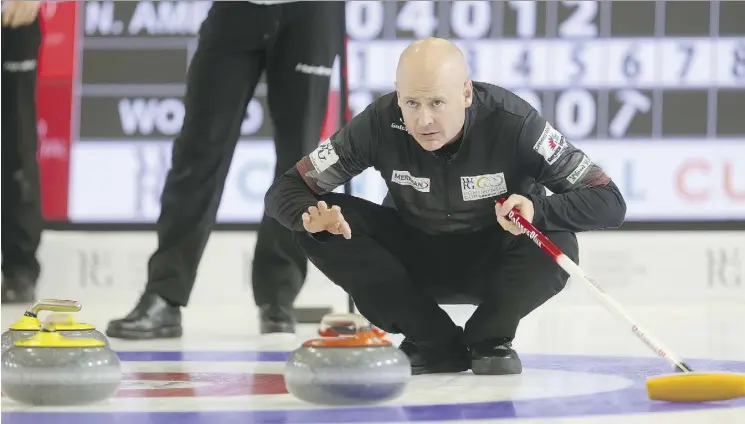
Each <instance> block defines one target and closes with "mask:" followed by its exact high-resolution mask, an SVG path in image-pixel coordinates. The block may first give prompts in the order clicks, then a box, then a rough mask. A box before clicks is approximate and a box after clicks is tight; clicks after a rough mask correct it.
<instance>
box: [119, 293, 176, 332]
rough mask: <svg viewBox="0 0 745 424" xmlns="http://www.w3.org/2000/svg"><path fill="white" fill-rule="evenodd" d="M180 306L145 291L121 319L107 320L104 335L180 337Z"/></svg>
mask: <svg viewBox="0 0 745 424" xmlns="http://www.w3.org/2000/svg"><path fill="white" fill-rule="evenodd" d="M182 333H183V330H182V328H181V308H180V307H178V306H172V305H171V304H169V303H168V302H167V301H166V300H165V299H163V298H162V297H160V296H159V295H157V294H155V293H148V292H145V293H144V294H143V295H142V297H140V301H139V302H138V303H137V306H135V308H134V309H133V310H132V312H130V313H129V315H127V316H126V317H124V318H122V319H115V320H113V321H111V322H109V328H107V329H106V335H107V336H109V337H114V338H118V339H128V340H144V339H170V338H177V337H181V334H182Z"/></svg>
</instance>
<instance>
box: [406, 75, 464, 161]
mask: <svg viewBox="0 0 745 424" xmlns="http://www.w3.org/2000/svg"><path fill="white" fill-rule="evenodd" d="M396 91H397V93H398V105H399V107H400V108H401V112H402V114H403V118H404V124H405V125H406V129H408V130H409V132H410V133H411V135H412V136H413V137H414V139H415V140H416V141H417V142H418V143H419V145H420V146H422V148H423V149H424V150H427V151H430V152H431V151H434V150H437V149H439V148H441V147H442V146H444V145H446V144H448V143H449V142H451V141H453V140H454V139H455V138H456V137H458V136H459V135H460V132H461V130H462V129H463V123H464V122H465V119H466V108H467V107H468V106H470V105H471V96H472V94H471V93H472V88H471V82H470V81H467V82H466V83H465V84H464V83H453V82H448V81H447V80H446V79H445V78H442V77H440V78H438V77H436V76H435V78H431V77H427V76H422V78H419V79H416V78H406V79H404V80H402V81H398V82H397V84H396Z"/></svg>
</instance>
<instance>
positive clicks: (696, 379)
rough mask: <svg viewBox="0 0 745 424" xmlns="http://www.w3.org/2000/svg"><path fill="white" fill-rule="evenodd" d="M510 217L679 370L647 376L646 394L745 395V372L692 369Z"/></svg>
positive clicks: (681, 397) (676, 397)
mask: <svg viewBox="0 0 745 424" xmlns="http://www.w3.org/2000/svg"><path fill="white" fill-rule="evenodd" d="M497 203H499V205H500V206H501V205H503V204H504V199H500V200H498V201H497ZM507 218H508V219H509V220H510V221H512V223H513V224H515V225H516V226H517V228H519V229H520V231H521V232H522V233H523V234H525V235H526V236H528V238H530V239H531V240H533V242H534V243H535V244H537V245H538V247H540V248H541V249H542V250H543V251H544V252H546V253H547V254H549V256H551V257H552V258H553V259H554V260H555V261H556V263H557V264H558V265H559V266H560V267H561V268H562V269H564V271H566V272H567V273H569V276H570V277H572V279H574V281H581V282H583V283H585V285H586V286H587V287H588V288H589V289H590V290H591V291H592V292H593V293H594V294H595V295H597V297H598V299H599V300H600V301H601V303H602V304H603V305H604V306H605V307H606V308H607V309H608V310H609V311H611V312H613V313H615V314H616V315H618V316H620V317H621V318H623V319H625V320H626V321H627V322H628V323H629V324H630V325H631V331H632V332H633V333H634V334H635V335H636V336H637V337H638V338H639V339H640V340H641V341H642V342H644V344H646V345H647V346H648V347H649V348H650V349H652V351H653V352H654V353H656V354H657V355H658V356H660V357H662V358H663V359H665V360H667V361H668V362H669V363H670V364H671V365H673V366H674V367H675V369H676V370H677V371H679V372H678V373H676V374H671V375H661V376H658V377H650V378H648V379H647V394H648V395H649V398H650V399H652V400H662V401H668V402H712V401H722V400H729V399H735V398H740V397H745V375H743V374H736V373H725V372H719V373H717V372H693V371H692V370H691V369H690V368H689V367H688V366H687V365H686V364H685V363H683V361H682V359H680V357H679V356H677V355H675V354H674V353H673V352H672V351H670V349H668V348H667V347H665V346H663V345H662V344H661V343H660V342H658V341H657V338H656V337H653V336H652V335H651V333H649V331H647V330H646V329H643V328H642V327H641V326H640V325H639V324H637V323H636V322H635V320H633V319H632V318H631V317H630V316H629V314H628V313H627V312H626V311H625V310H624V308H623V307H622V306H621V304H619V303H618V302H616V301H615V300H614V299H613V298H611V297H610V296H609V295H608V294H607V293H606V292H605V290H603V288H602V287H600V286H599V285H598V284H597V283H596V282H594V281H593V280H591V279H589V278H587V277H586V276H585V273H584V271H582V269H581V268H580V267H579V265H577V264H576V263H575V262H574V261H572V260H571V259H569V257H568V256H566V255H565V254H564V253H563V252H562V251H561V250H560V249H559V248H558V247H556V245H554V244H553V243H552V242H551V240H549V239H548V238H547V237H546V236H544V235H543V234H541V232H540V231H538V230H537V229H536V228H535V226H533V224H531V223H530V222H529V221H528V220H527V219H525V217H523V216H522V215H520V213H519V212H518V211H517V209H515V208H513V209H512V210H511V211H509V212H508V213H507Z"/></svg>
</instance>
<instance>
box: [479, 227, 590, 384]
mask: <svg viewBox="0 0 745 424" xmlns="http://www.w3.org/2000/svg"><path fill="white" fill-rule="evenodd" d="M545 234H546V237H548V238H549V240H551V241H552V242H553V243H554V244H556V246H558V247H559V249H561V250H562V251H563V252H564V253H565V254H566V255H567V256H569V258H571V259H572V260H574V261H578V256H579V248H578V245H577V237H576V236H575V234H573V233H568V232H546V233H545ZM504 237H509V239H507V240H508V241H507V246H506V248H501V246H503V245H504V242H502V241H501V239H502V238H504ZM499 239H500V241H498V244H500V245H501V246H499V247H495V248H489V249H487V252H486V253H482V254H480V255H479V258H478V260H477V261H476V262H475V263H474V264H473V266H472V269H473V270H475V271H474V273H473V274H472V275H471V276H469V277H468V278H469V280H468V285H469V288H470V289H471V290H472V294H473V295H475V296H476V297H478V298H479V299H480V300H481V303H480V304H479V306H478V307H477V309H476V311H475V312H474V313H473V315H472V316H471V318H470V319H469V320H468V322H467V323H466V328H465V341H466V343H467V344H468V346H469V349H470V353H471V360H472V364H471V368H472V370H473V372H474V373H476V374H517V373H520V372H521V371H522V364H521V362H520V358H519V357H518V355H517V353H516V352H515V351H514V350H512V346H511V343H512V340H513V339H514V338H515V333H516V332H517V327H518V325H519V323H520V320H521V319H523V318H524V317H525V316H527V315H528V314H529V313H531V312H532V311H534V310H535V309H537V308H538V307H540V306H541V305H543V304H544V303H545V302H546V301H548V300H549V299H551V298H552V297H554V296H555V295H557V294H558V293H559V292H560V291H561V290H562V289H564V287H565V285H566V283H567V280H568V279H569V275H568V274H567V273H566V272H565V271H564V270H562V269H561V268H560V267H559V266H558V265H557V264H556V263H555V262H554V261H553V260H552V259H551V258H550V257H548V255H546V254H545V253H544V252H543V251H542V250H541V249H540V248H539V247H538V246H536V245H535V244H534V243H533V242H532V241H531V240H530V239H528V238H527V237H525V236H517V237H515V236H512V235H509V234H506V233H503V235H500V236H499Z"/></svg>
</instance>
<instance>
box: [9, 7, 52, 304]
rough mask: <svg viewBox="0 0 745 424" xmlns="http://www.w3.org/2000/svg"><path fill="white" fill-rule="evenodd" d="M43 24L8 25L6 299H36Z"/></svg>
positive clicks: (41, 220)
mask: <svg viewBox="0 0 745 424" xmlns="http://www.w3.org/2000/svg"><path fill="white" fill-rule="evenodd" d="M40 46H41V28H40V24H39V19H38V18H37V19H36V21H34V22H33V23H32V24H30V25H26V26H22V27H17V28H8V27H3V28H2V66H3V69H2V77H3V90H2V111H3V113H2V202H3V207H2V256H3V259H2V261H3V263H2V273H3V281H2V303H29V302H32V301H33V300H34V297H35V289H36V281H37V279H38V278H39V274H40V265H39V262H38V259H37V257H36V253H37V250H38V248H39V243H40V241H41V232H42V228H43V225H44V222H43V217H42V214H41V190H40V182H39V164H38V162H37V159H36V152H37V145H38V136H37V132H36V77H37V61H38V58H39V48H40Z"/></svg>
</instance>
